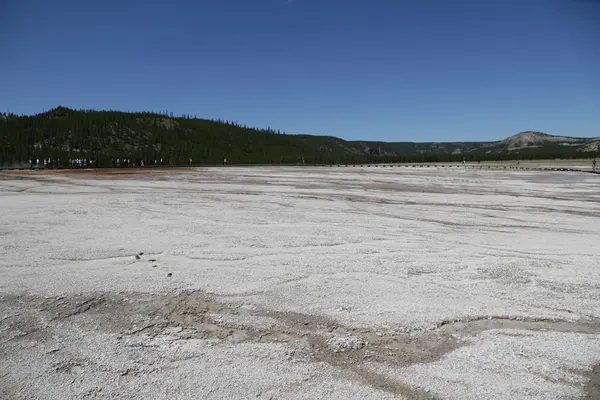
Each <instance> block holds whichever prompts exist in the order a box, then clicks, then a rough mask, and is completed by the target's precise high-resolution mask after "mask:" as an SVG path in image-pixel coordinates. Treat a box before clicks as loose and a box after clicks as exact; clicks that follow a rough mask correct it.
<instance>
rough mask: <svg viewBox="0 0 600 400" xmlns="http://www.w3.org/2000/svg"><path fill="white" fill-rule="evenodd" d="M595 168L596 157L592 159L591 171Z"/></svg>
mask: <svg viewBox="0 0 600 400" xmlns="http://www.w3.org/2000/svg"><path fill="white" fill-rule="evenodd" d="M595 170H596V158H595V157H594V159H593V160H592V171H595Z"/></svg>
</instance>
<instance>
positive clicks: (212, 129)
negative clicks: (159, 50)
mask: <svg viewBox="0 0 600 400" xmlns="http://www.w3.org/2000/svg"><path fill="white" fill-rule="evenodd" d="M0 143H1V146H0V166H6V165H23V164H24V163H28V160H36V159H48V158H50V159H52V160H60V164H61V166H67V165H68V160H70V159H87V160H95V165H96V166H104V167H109V166H112V165H114V162H115V160H116V159H120V160H123V159H128V160H133V161H134V162H135V163H141V162H144V164H145V165H152V164H154V162H155V160H160V159H163V160H164V164H165V165H187V164H189V160H190V159H191V160H192V164H194V165H200V164H221V163H222V162H223V160H224V159H228V160H229V161H230V162H231V163H233V164H300V163H306V164H367V163H405V162H425V163H427V162H450V161H463V160H466V161H498V160H511V159H518V158H520V159H548V158H581V157H591V156H593V155H594V154H593V153H582V152H576V151H565V150H564V149H559V148H557V149H551V150H549V151H546V150H539V149H538V150H536V149H531V150H526V151H522V152H521V153H520V154H515V153H509V152H500V153H488V154H485V153H470V154H465V155H463V154H446V153H422V154H385V153H384V154H383V155H381V154H380V153H379V152H378V151H371V152H370V153H369V151H365V143H368V142H349V141H344V140H342V139H339V138H335V137H330V136H310V135H288V134H285V132H281V131H278V130H274V129H272V128H270V127H268V128H264V129H258V128H251V127H248V126H245V125H240V124H238V123H237V122H234V121H222V120H209V119H200V118H196V117H195V116H191V115H183V116H179V117H175V116H173V114H172V113H169V112H168V111H164V112H131V113H125V112H119V111H95V110H73V109H69V108H66V107H57V108H55V109H52V110H50V111H48V112H45V113H41V114H36V115H30V116H28V115H16V114H10V113H0ZM370 146H371V147H375V146H376V144H374V143H370Z"/></svg>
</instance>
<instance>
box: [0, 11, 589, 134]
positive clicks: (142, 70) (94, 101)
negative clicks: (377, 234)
mask: <svg viewBox="0 0 600 400" xmlns="http://www.w3.org/2000/svg"><path fill="white" fill-rule="evenodd" d="M0 5H1V7H0V79H2V84H1V85H0V110H2V111H11V112H16V113H27V114H30V113H37V112H41V111H44V110H47V109H50V108H53V107H56V106H57V105H59V104H60V105H64V106H69V107H74V108H94V109H118V110H155V111H159V110H165V109H166V110H169V111H172V112H174V113H175V114H192V115H194V114H195V115H197V116H199V117H205V118H221V119H227V120H236V121H238V122H240V123H245V124H248V125H251V126H260V127H264V126H271V127H273V128H275V129H281V130H285V131H286V132H289V133H312V134H329V135H334V136H339V137H343V138H346V139H372V140H386V141H406V140H408V141H453V140H495V139H503V138H504V137H506V136H509V135H512V134H515V133H517V132H519V131H523V130H540V131H544V132H547V133H552V134H563V135H571V136H583V137H586V136H600V1H594V0H498V1H494V0H486V1H482V0H453V1H449V0H414V1H402V0H371V1H367V0H364V1H358V0H346V1H338V0H196V1H176V0H173V1H168V2H167V1H151V0H146V1H135V0H121V1H113V0H103V1H95V2H91V1H81V0H77V1H75V0H66V1H60V0H58V1H54V2H51V1H46V0H37V1H34V0H0Z"/></svg>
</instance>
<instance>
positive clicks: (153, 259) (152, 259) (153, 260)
mask: <svg viewBox="0 0 600 400" xmlns="http://www.w3.org/2000/svg"><path fill="white" fill-rule="evenodd" d="M155 261H156V258H151V259H149V260H148V262H155Z"/></svg>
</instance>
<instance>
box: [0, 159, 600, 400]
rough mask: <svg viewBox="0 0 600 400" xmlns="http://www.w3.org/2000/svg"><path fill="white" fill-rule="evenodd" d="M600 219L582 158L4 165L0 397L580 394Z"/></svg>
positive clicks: (588, 351)
mask: <svg viewBox="0 0 600 400" xmlns="http://www.w3.org/2000/svg"><path fill="white" fill-rule="evenodd" d="M599 217H600V177H599V176H596V175H593V174H582V173H563V172H529V171H527V172H525V171H510V170H509V171H493V170H472V169H461V168H452V169H444V168H427V169H412V168H358V167H357V168H336V167H333V168H331V167H321V168H300V167H277V168H267V167H264V168H263V167H261V168H234V167H231V168H206V169H187V170H178V171H171V172H167V171H159V172H145V173H140V174H105V175H104V174H96V173H86V172H80V173H65V174H60V173H4V174H0V358H2V359H3V362H2V363H0V397H2V395H4V396H6V397H8V398H15V399H17V398H18V399H21V398H56V399H58V398H85V396H88V397H92V398H93V397H94V396H96V397H97V398H140V399H142V398H153V399H168V398H175V397H177V398H186V399H187V398H189V399H193V398H215V399H216V398H223V399H229V398H257V397H259V398H261V397H263V396H264V397H266V398H269V397H271V398H307V399H308V398H336V399H337V398H356V399H358V398H448V399H468V398H472V399H482V398H507V399H514V398H532V399H533V398H535V399H550V398H552V399H554V398H573V397H577V396H584V395H585V394H586V393H587V394H588V395H590V393H592V394H593V393H594V392H593V390H595V389H593V388H592V386H593V384H591V383H589V382H590V377H591V376H592V381H593V380H594V379H595V378H593V374H592V373H591V372H590V371H591V370H592V368H594V367H595V366H597V365H598V364H600V324H599V321H600V218H599ZM141 253H143V254H141ZM136 255H137V256H136ZM181 296H183V297H181ZM165 304H168V305H169V307H171V308H169V310H167V311H165V310H163V309H161V307H162V306H164V305H165ZM150 305H153V306H152V307H154V305H155V306H156V307H154V308H152V307H151V306H150ZM150 308H152V311H149V310H150ZM115 315H117V316H115ZM190 315H192V316H193V317H189V316H190ZM157 321H158V322H157ZM596 371H598V369H597V368H596Z"/></svg>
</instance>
